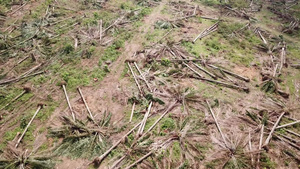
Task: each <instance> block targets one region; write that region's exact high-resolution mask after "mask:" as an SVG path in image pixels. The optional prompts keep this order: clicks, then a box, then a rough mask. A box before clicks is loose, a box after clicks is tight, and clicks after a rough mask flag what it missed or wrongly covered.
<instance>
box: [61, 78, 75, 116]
mask: <svg viewBox="0 0 300 169" xmlns="http://www.w3.org/2000/svg"><path fill="white" fill-rule="evenodd" d="M61 86H62V87H63V90H64V94H65V97H66V100H67V103H68V107H69V109H70V111H71V114H72V118H73V120H74V121H75V120H76V118H75V113H74V111H73V108H72V106H71V103H70V100H69V97H68V94H67V90H66V86H65V83H62V84H61Z"/></svg>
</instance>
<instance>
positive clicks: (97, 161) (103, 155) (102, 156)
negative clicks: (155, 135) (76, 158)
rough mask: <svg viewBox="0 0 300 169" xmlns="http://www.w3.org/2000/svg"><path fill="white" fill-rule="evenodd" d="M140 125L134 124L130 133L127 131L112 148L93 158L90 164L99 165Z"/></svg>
mask: <svg viewBox="0 0 300 169" xmlns="http://www.w3.org/2000/svg"><path fill="white" fill-rule="evenodd" d="M141 123H142V121H141V122H139V123H138V124H136V125H135V126H134V127H133V128H132V129H131V130H130V131H128V132H127V133H126V134H125V135H124V136H123V137H122V138H121V139H119V140H118V141H117V142H116V143H115V144H114V145H113V146H111V147H110V148H109V149H108V150H107V151H106V152H105V153H103V154H102V155H101V156H99V157H97V158H95V159H94V160H93V162H92V163H95V164H98V165H100V164H101V162H102V161H103V159H104V158H105V157H106V156H107V155H108V154H109V153H110V152H111V151H112V150H113V149H115V148H116V147H117V146H118V145H119V144H120V143H121V142H122V141H123V140H124V139H125V138H126V137H127V136H128V135H129V134H131V133H132V132H133V131H134V130H135V129H136V128H137V127H138V126H140V125H141Z"/></svg>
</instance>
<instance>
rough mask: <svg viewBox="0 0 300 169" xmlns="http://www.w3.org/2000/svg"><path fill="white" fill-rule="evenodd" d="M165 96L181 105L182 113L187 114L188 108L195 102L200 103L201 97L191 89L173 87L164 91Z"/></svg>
mask: <svg viewBox="0 0 300 169" xmlns="http://www.w3.org/2000/svg"><path fill="white" fill-rule="evenodd" d="M166 92H167V93H168V94H167V96H169V97H170V98H174V99H175V100H176V101H177V102H178V103H180V104H182V106H183V112H184V113H187V114H189V107H192V105H193V104H194V103H196V102H200V101H201V97H200V96H198V95H197V93H196V92H195V91H194V90H193V89H191V88H183V87H181V86H179V85H178V86H174V87H170V88H167V89H166Z"/></svg>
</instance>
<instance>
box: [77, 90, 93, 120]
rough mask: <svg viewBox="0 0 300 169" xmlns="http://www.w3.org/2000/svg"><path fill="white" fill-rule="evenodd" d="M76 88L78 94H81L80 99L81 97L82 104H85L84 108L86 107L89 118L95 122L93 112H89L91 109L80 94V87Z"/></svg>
mask: <svg viewBox="0 0 300 169" xmlns="http://www.w3.org/2000/svg"><path fill="white" fill-rule="evenodd" d="M77 90H78V92H79V94H80V96H81V99H82V101H83V103H84V105H85V107H86V109H87V111H88V113H89V115H90V118H91V119H92V120H93V122H94V123H96V122H95V118H94V116H93V114H92V112H91V110H90V108H89V106H88V104H87V103H86V100H85V98H84V96H83V94H82V92H81V90H80V88H79V87H78V88H77Z"/></svg>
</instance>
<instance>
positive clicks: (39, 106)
mask: <svg viewBox="0 0 300 169" xmlns="http://www.w3.org/2000/svg"><path fill="white" fill-rule="evenodd" d="M42 108H43V104H39V105H38V109H37V110H36V112H35V113H34V115H33V116H32V118H31V120H30V121H29V123H28V124H27V126H26V127H25V129H24V131H23V133H22V135H21V136H20V138H19V139H18V141H17V143H16V145H15V148H17V147H18V146H19V144H20V142H21V140H22V139H23V137H24V135H25V133H26V132H27V130H28V128H29V126H30V125H31V123H32V122H33V120H34V118H35V116H36V115H37V114H38V112H39V111H40V110H41V109H42Z"/></svg>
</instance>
